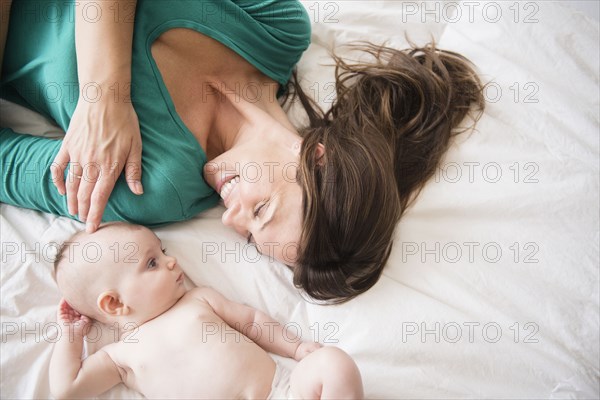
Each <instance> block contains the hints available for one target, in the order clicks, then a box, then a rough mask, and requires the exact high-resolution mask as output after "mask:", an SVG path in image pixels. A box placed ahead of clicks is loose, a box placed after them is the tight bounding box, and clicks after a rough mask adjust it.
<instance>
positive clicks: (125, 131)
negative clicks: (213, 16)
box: [52, 0, 143, 232]
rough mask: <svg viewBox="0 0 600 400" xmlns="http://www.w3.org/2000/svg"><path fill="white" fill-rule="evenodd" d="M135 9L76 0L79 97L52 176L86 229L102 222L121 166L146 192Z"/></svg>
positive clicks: (134, 186) (123, 0)
mask: <svg viewBox="0 0 600 400" xmlns="http://www.w3.org/2000/svg"><path fill="white" fill-rule="evenodd" d="M91 3H93V7H89V5H90V4H91ZM115 7H117V8H116V9H115ZM135 7H136V0H118V1H114V2H113V1H100V2H98V1H90V0H85V1H79V2H76V3H75V15H76V17H75V48H76V52H77V74H78V80H79V88H80V96H79V101H78V103H77V107H76V108H75V112H74V113H73V117H72V119H71V122H70V124H69V128H68V130H67V133H66V136H65V138H64V140H63V143H62V146H61V149H60V151H59V152H58V154H57V156H56V158H55V159H54V163H53V168H52V177H53V182H54V184H55V186H56V188H57V189H58V191H59V193H60V194H61V195H65V194H66V195H67V204H68V208H69V213H70V214H72V215H76V214H77V215H78V216H79V219H80V220H81V221H84V222H85V221H87V231H88V232H93V231H95V230H96V229H97V227H98V225H99V224H100V222H101V220H102V214H103V213H104V209H105V207H106V204H107V202H108V198H109V197H110V194H111V192H112V190H113V188H114V186H115V182H116V181H117V179H118V178H119V175H120V174H121V172H122V171H123V170H125V176H126V179H127V183H128V185H129V188H130V190H131V191H132V192H133V193H135V194H138V195H140V194H142V193H143V188H142V185H141V175H142V170H141V157H142V140H141V135H140V128H139V122H138V118H137V115H136V113H135V110H134V109H133V106H132V104H131V99H130V93H131V53H132V41H133V20H128V19H127V18H126V16H129V15H131V11H132V8H133V11H134V10H135ZM91 10H93V14H94V15H91V16H90V15H88V14H90V13H92V11H91ZM98 91H100V95H98ZM88 93H89V94H88ZM98 99H99V100H98ZM92 100H93V101H92ZM67 166H69V175H68V176H67V179H66V185H65V177H64V171H65V169H66V168H67Z"/></svg>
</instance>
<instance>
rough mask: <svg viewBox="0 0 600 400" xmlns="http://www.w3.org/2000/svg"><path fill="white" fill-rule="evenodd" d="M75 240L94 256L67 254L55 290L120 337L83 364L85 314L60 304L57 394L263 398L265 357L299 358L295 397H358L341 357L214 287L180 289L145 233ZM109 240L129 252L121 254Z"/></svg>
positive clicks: (355, 376) (267, 388) (171, 262)
mask: <svg viewBox="0 0 600 400" xmlns="http://www.w3.org/2000/svg"><path fill="white" fill-rule="evenodd" d="M116 238H127V239H126V240H127V242H117V241H116ZM77 242H78V243H79V245H81V247H79V246H78V247H79V248H80V249H81V248H86V246H88V245H91V244H93V245H94V246H99V247H98V248H100V249H102V251H101V252H100V258H99V259H97V260H95V261H94V262H88V261H86V259H85V256H83V252H78V251H74V253H71V256H69V258H68V261H67V260H64V261H63V262H65V263H68V265H65V266H62V267H59V269H58V271H57V282H58V283H59V287H60V288H61V291H62V292H63V295H64V296H65V298H66V299H69V300H68V301H70V302H71V303H73V304H77V305H78V307H79V308H81V309H86V310H88V313H90V314H93V315H94V316H95V317H96V318H97V319H99V320H100V321H102V322H104V323H107V324H111V325H113V326H116V327H117V328H118V332H120V333H121V338H120V340H119V341H118V342H116V343H113V344H109V345H107V346H105V347H103V348H101V349H100V350H99V351H97V352H96V353H94V354H92V355H91V356H89V357H88V358H86V359H85V360H84V361H83V362H81V361H80V354H81V350H82V346H83V337H84V336H85V333H86V331H87V329H89V323H90V318H89V317H87V316H85V315H82V314H81V313H79V312H78V311H76V310H75V309H74V308H73V307H71V306H70V305H69V303H68V302H67V301H66V300H65V299H63V300H62V301H61V303H60V305H59V309H58V315H57V317H58V321H59V322H60V323H61V324H62V326H64V327H65V328H66V329H65V330H63V332H65V334H63V335H61V336H60V339H59V341H58V342H57V343H56V345H55V348H54V353H53V355H52V360H51V363H50V388H51V391H52V394H53V395H54V396H55V397H56V398H73V397H79V398H81V397H92V396H97V395H99V394H101V393H103V392H105V391H106V390H108V389H110V388H111V387H113V386H115V385H117V384H119V383H121V382H123V383H125V384H126V385H127V386H128V387H131V388H133V389H135V390H137V391H139V392H140V393H142V394H144V395H145V396H146V397H148V398H230V399H251V398H267V396H268V395H269V393H270V392H271V385H272V383H273V379H274V375H275V363H274V361H273V360H272V359H271V357H270V356H269V355H268V353H267V352H271V353H275V354H279V355H281V356H285V357H290V358H294V359H295V360H297V361H300V362H299V363H298V365H297V366H296V368H295V369H294V370H293V372H292V374H291V376H290V389H291V392H292V393H293V394H294V395H295V397H299V398H336V399H338V398H348V399H356V398H362V396H363V389H362V383H361V378H360V372H359V371H358V368H357V367H356V365H355V364H354V362H353V361H352V359H351V358H350V357H349V356H348V355H347V354H346V353H344V352H343V351H341V350H339V349H336V348H333V347H321V345H320V344H318V343H314V342H303V341H301V340H299V339H298V338H295V336H294V333H292V332H288V331H287V330H286V329H285V327H284V326H282V325H281V324H279V323H278V322H277V321H275V320H273V319H272V318H270V317H269V316H267V315H266V314H264V313H262V312H260V311H258V310H256V309H253V308H251V307H248V306H245V305H242V304H239V303H235V302H231V301H229V300H227V299H226V298H225V297H223V296H222V295H221V294H219V293H218V292H217V291H215V290H214V289H211V288H206V287H202V288H195V289H192V290H190V291H187V290H186V289H185V287H184V285H183V272H182V270H181V268H180V267H179V265H178V264H177V260H176V259H175V257H172V256H170V255H167V254H166V252H165V251H164V250H163V249H162V248H161V247H162V246H161V242H160V240H159V239H158V238H157V237H156V236H155V235H154V234H153V233H152V231H150V230H149V229H147V228H144V227H136V226H131V225H130V226H127V225H125V224H113V225H108V226H106V227H101V229H99V230H98V231H97V232H96V233H94V234H92V235H87V236H82V237H80V238H79V239H78V240H77ZM115 244H116V245H118V246H119V248H121V249H125V248H129V249H131V246H132V245H133V246H137V247H135V250H136V251H135V252H134V253H133V254H132V253H131V252H130V251H128V252H127V254H124V252H120V253H119V252H116V251H115V249H116V247H115ZM74 248H75V247H74ZM78 253H81V254H78ZM119 254H120V255H121V256H123V257H122V258H121V259H118V260H116V261H115V257H117V258H118V257H119ZM67 331H68V332H70V333H71V334H70V335H69V334H66V332H67Z"/></svg>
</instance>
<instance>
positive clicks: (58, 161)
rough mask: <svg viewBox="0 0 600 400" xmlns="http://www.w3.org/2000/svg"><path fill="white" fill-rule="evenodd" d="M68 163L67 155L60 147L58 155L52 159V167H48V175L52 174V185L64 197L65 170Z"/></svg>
mask: <svg viewBox="0 0 600 400" xmlns="http://www.w3.org/2000/svg"><path fill="white" fill-rule="evenodd" d="M68 163H69V153H68V152H67V151H66V149H65V148H64V147H63V146H61V148H60V150H59V152H58V154H57V155H56V157H54V161H52V165H51V166H50V173H51V174H52V183H54V186H56V189H57V190H58V193H60V195H61V196H64V195H65V194H66V193H67V191H66V188H65V168H66V167H67V164H68Z"/></svg>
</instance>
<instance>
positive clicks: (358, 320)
mask: <svg viewBox="0 0 600 400" xmlns="http://www.w3.org/2000/svg"><path fill="white" fill-rule="evenodd" d="M467 3H468V2H467ZM492 3H493V4H492ZM492 3H482V2H471V3H470V5H468V4H466V3H460V2H459V3H455V2H446V3H439V5H438V6H437V7H439V8H438V9H439V11H440V14H439V15H440V17H441V18H440V20H439V21H436V19H435V16H436V15H435V13H428V14H427V13H425V11H424V10H434V7H436V6H435V3H432V2H428V3H424V2H399V1H383V2H355V1H349V2H305V6H306V7H307V9H308V10H309V13H310V14H311V18H312V19H313V22H314V25H313V44H312V45H311V47H310V48H309V50H308V51H307V53H306V54H305V55H304V57H303V58H302V60H301V62H300V64H299V71H300V72H301V75H302V77H304V78H306V81H305V82H306V85H307V87H309V86H310V85H311V83H312V82H319V85H318V93H319V96H320V100H321V102H322V103H323V104H325V105H326V104H327V96H328V95H329V94H330V93H331V92H330V90H331V89H332V87H331V86H330V85H331V84H330V83H331V82H333V78H332V69H331V68H330V67H325V66H319V65H318V64H319V63H330V59H329V58H328V56H327V50H328V49H331V48H334V47H336V48H337V46H338V45H339V44H341V43H346V42H347V41H349V40H356V39H363V40H364V39H368V40H371V41H374V42H380V41H383V40H388V43H389V44H391V45H393V46H398V47H404V46H405V45H406V42H405V38H404V32H405V31H406V32H408V34H409V35H410V37H411V39H412V40H414V41H416V42H417V43H424V42H426V41H427V40H428V38H429V37H434V38H436V39H439V41H440V46H441V47H442V48H446V49H450V50H455V51H459V52H461V53H463V54H464V55H466V56H467V57H469V58H470V59H471V60H472V61H473V62H474V63H475V64H476V65H477V66H478V68H479V70H480V72H481V76H482V78H483V79H484V80H485V81H491V82H492V84H491V85H490V88H489V89H488V91H487V98H488V100H490V102H489V103H488V105H487V109H486V112H485V115H484V116H483V118H482V119H481V121H480V123H479V125H478V129H477V131H476V132H475V133H473V134H471V135H463V136H461V137H459V138H458V139H457V140H456V141H455V143H454V145H453V146H452V148H451V150H450V151H449V153H448V154H447V156H446V158H445V160H444V163H443V165H442V167H441V169H440V171H439V173H438V174H436V176H435V177H434V178H433V179H432V180H431V182H429V184H428V185H427V186H426V188H425V190H424V191H423V192H422V194H421V196H420V197H419V199H418V201H417V202H416V204H415V205H414V206H413V207H412V208H411V209H410V211H409V212H408V213H407V214H406V216H405V217H404V219H403V220H402V221H401V222H400V224H399V226H398V229H397V240H396V242H395V246H394V250H393V253H392V256H391V257H390V260H389V263H388V265H387V266H386V269H385V271H384V274H383V277H382V278H381V280H380V281H379V282H378V283H377V285H376V286H375V287H374V288H372V289H371V290H370V291H368V292H367V293H365V294H364V295H361V296H359V297H358V298H357V299H355V300H352V301H350V302H348V303H346V304H343V305H339V306H321V305H316V304H311V303H308V302H306V301H304V300H303V299H302V296H301V295H300V293H299V292H298V290H296V289H295V288H294V287H293V285H292V284H291V273H290V271H288V270H287V269H286V268H285V267H283V266H282V265H281V264H278V263H276V262H270V261H269V260H267V259H266V258H260V259H257V258H256V253H255V252H254V251H253V249H251V248H248V247H247V246H246V245H245V243H244V240H243V239H242V238H240V237H238V236H237V235H236V234H235V233H234V232H233V231H230V230H228V229H227V228H225V227H223V226H222V224H221V222H220V216H221V214H222V211H223V208H222V207H217V208H215V209H212V210H209V211H207V212H205V213H203V214H201V215H199V216H197V217H196V218H194V219H193V220H191V221H187V222H184V223H178V224H173V225H170V226H167V227H163V228H160V229H156V230H155V231H156V233H157V234H158V235H159V236H160V238H161V239H162V241H163V243H164V244H165V245H166V247H167V248H168V249H169V252H170V253H172V254H174V255H176V256H177V257H178V259H179V262H180V264H181V265H182V267H183V268H184V269H185V271H186V274H187V276H188V277H189V278H190V280H188V282H187V283H188V284H189V285H190V286H191V285H192V284H193V283H192V282H195V283H196V284H205V285H210V286H213V287H215V288H217V289H218V290H220V291H221V292H222V293H224V294H225V295H226V296H228V297H229V298H231V299H234V300H237V301H240V302H244V303H247V304H250V305H252V306H254V307H257V308H260V309H262V310H264V311H265V312H268V313H270V314H271V315H273V316H274V317H275V318H277V319H278V320H280V321H281V322H288V321H292V322H293V326H294V327H296V328H297V329H298V330H299V331H301V333H302V335H303V336H304V337H305V338H306V339H310V338H314V339H318V340H320V341H321V342H324V343H325V344H335V345H337V346H339V347H341V348H343V349H344V350H346V351H347V352H348V353H350V355H352V356H353V357H354V359H355V360H356V362H357V364H358V366H359V368H360V370H361V372H362V375H363V379H364V385H365V393H366V396H367V397H368V398H428V399H429V398H458V397H461V398H462V397H469V398H536V399H537V398H553V399H554V398H598V397H600V387H599V376H600V366H599V359H600V354H599V342H600V337H599V329H600V323H599V265H598V263H599V245H598V243H599V239H600V235H599V220H600V218H599V209H598V199H599V182H598V177H599V165H598V155H599V136H598V133H599V124H600V122H599V106H600V104H599V86H598V81H599V78H598V70H599V57H598V32H599V30H598V22H597V21H592V20H590V19H587V18H585V17H584V16H583V15H581V14H579V13H576V12H573V11H572V10H570V9H568V8H566V7H564V6H562V5H560V4H557V3H552V2H527V3H517V5H516V6H515V5H514V4H513V2H492ZM453 4H457V6H455V5H453ZM490 4H491V5H490ZM415 7H416V9H415ZM452 7H454V10H452ZM469 7H470V8H469ZM497 7H499V8H497ZM511 7H513V8H511ZM515 7H516V8H518V9H519V11H520V12H519V15H518V16H517V15H516V11H515V10H516V8H515ZM498 9H499V10H500V13H501V14H502V16H501V17H500V18H499V19H498V20H497V21H495V22H493V20H494V19H496V17H495V16H496V15H498V14H494V12H496V11H497V10H498ZM317 10H319V14H317ZM415 10H416V11H415ZM469 10H472V21H471V16H470V15H469ZM484 10H485V11H484ZM459 12H460V13H461V14H460V15H461V16H460V17H458V18H457V16H458V15H459V14H458V13H459ZM484 12H485V14H484ZM526 17H528V19H529V20H530V21H531V20H532V19H537V20H538V21H537V22H532V23H525V20H526ZM515 19H516V22H515ZM336 20H337V22H336ZM337 51H338V52H339V53H343V50H342V49H339V48H337ZM313 90H314V89H313ZM536 100H537V102H534V101H536ZM290 115H292V117H293V118H294V120H295V121H300V120H301V119H302V116H301V113H299V112H298V110H297V109H295V110H292V112H291V113H290ZM2 116H3V119H4V120H6V119H11V120H12V121H11V122H10V123H11V124H12V125H13V126H16V127H22V126H23V123H27V124H30V125H33V127H34V128H35V129H37V131H38V132H44V131H52V130H53V129H52V128H50V127H49V126H48V125H47V123H45V122H42V121H40V120H36V119H34V118H33V117H31V115H30V114H29V113H27V112H25V111H24V110H22V109H18V107H16V106H14V105H11V104H7V103H5V102H4V103H2ZM23 130H25V129H23ZM25 131H30V132H31V131H32V129H29V128H27V130H25ZM54 131H55V129H54ZM80 228H82V224H79V223H77V222H75V221H72V220H69V219H66V218H61V217H55V216H51V215H47V214H43V213H39V212H35V211H31V210H25V209H21V208H17V207H12V206H8V205H5V204H2V205H0V229H1V231H0V234H1V241H2V249H1V251H2V254H1V257H2V268H1V271H0V272H1V276H0V281H1V286H0V289H1V305H0V317H1V324H2V341H1V353H0V367H1V371H0V378H1V381H0V396H1V397H2V398H47V397H49V390H48V378H47V370H48V364H49V360H50V356H51V352H52V343H51V342H52V335H53V331H54V330H55V325H54V324H53V321H54V320H55V319H54V318H55V317H54V315H55V309H56V305H57V303H58V300H59V294H58V291H57V289H56V286H55V282H54V280H53V274H52V267H51V263H50V258H51V254H52V248H53V246H52V245H51V243H58V242H60V241H62V240H64V239H66V238H67V237H68V236H70V235H71V234H72V233H73V232H75V231H76V230H77V229H80ZM30 250H31V251H30ZM459 334H460V335H459ZM107 336H108V335H106V334H105V335H104V336H103V339H106V338H107ZM97 345H98V344H97V343H96V344H95V345H91V346H90V351H93V349H92V347H94V346H97ZM287 362H288V363H290V364H293V362H292V361H290V360H287ZM101 397H102V398H131V397H139V395H138V394H137V393H135V392H133V391H130V390H128V389H126V388H124V387H122V386H119V387H116V388H113V389H112V390H110V391H109V392H107V393H105V394H103V395H102V396H101Z"/></svg>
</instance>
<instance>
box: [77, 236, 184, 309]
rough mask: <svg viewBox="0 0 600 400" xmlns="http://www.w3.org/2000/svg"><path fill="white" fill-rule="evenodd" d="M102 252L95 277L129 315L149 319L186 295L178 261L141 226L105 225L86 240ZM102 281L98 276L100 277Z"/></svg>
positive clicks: (155, 237) (156, 238)
mask: <svg viewBox="0 0 600 400" xmlns="http://www.w3.org/2000/svg"><path fill="white" fill-rule="evenodd" d="M87 241H89V242H95V244H96V245H97V246H98V247H99V248H100V249H102V254H101V260H102V261H101V264H99V266H100V268H98V269H96V271H97V273H98V274H106V275H105V278H106V290H114V291H116V292H117V294H118V296H119V300H120V301H121V302H122V303H123V304H125V305H126V306H127V307H128V309H129V312H130V313H135V314H131V315H132V316H135V317H136V318H139V319H144V320H148V319H151V318H154V317H156V316H158V315H160V314H161V313H163V312H165V311H166V310H168V309H169V308H170V307H171V306H173V305H174V304H175V303H176V302H177V301H178V300H179V299H180V298H181V297H182V296H183V295H184V294H185V292H186V289H185V287H184V285H183V280H184V275H183V271H182V270H181V268H180V267H179V265H178V264H177V259H176V258H175V257H171V256H169V255H167V254H166V251H164V250H163V248H162V243H161V241H160V239H158V237H157V236H156V235H155V234H154V233H153V232H152V231H151V230H149V229H147V228H144V227H138V228H132V227H126V228H124V227H122V226H114V227H113V226H110V225H109V226H106V227H104V228H101V229H99V230H98V231H97V232H95V233H94V234H92V235H90V237H89V238H88V240H87ZM99 279H101V277H99Z"/></svg>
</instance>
